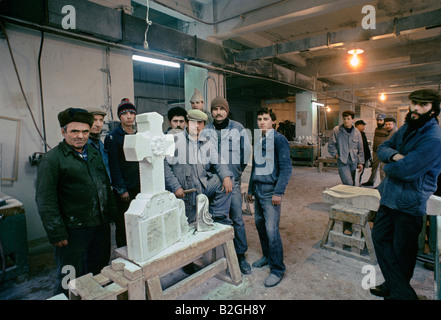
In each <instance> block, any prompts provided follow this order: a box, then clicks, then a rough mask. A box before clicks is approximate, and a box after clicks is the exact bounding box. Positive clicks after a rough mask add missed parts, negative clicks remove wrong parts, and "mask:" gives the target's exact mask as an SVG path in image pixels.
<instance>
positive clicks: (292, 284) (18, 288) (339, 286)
mask: <svg viewBox="0 0 441 320" xmlns="http://www.w3.org/2000/svg"><path fill="white" fill-rule="evenodd" d="M369 174H370V169H367V170H366V172H365V173H364V175H363V182H365V181H366V180H367V179H368V177H369ZM378 180H379V179H378ZM378 183H379V182H378V181H377V184H378ZM337 184H340V179H339V176H338V173H337V171H326V172H323V173H318V170H317V168H316V167H314V168H311V167H300V166H295V167H293V176H292V178H291V181H290V184H289V186H288V190H287V192H286V196H285V197H284V198H283V202H282V218H281V226H280V230H281V235H282V241H283V245H284V262H285V265H286V267H287V271H286V274H285V278H284V279H283V280H282V282H281V283H280V284H279V285H278V286H276V287H273V288H265V286H264V285H263V282H264V280H265V278H266V277H267V276H268V273H269V268H268V267H264V268H262V269H253V270H252V273H251V274H250V275H246V276H243V281H242V283H241V284H240V285H238V286H234V285H232V284H229V283H226V282H224V281H222V280H220V279H218V278H212V279H210V280H208V281H206V282H205V283H203V284H202V285H200V286H198V287H196V288H194V289H193V290H192V291H190V292H188V293H186V294H184V295H183V296H181V297H180V299H182V300H207V299H210V300H378V298H376V297H374V296H372V295H371V294H370V293H369V291H368V290H365V289H363V287H362V281H363V278H364V277H365V276H366V273H363V272H362V270H363V268H365V266H366V265H369V263H367V262H364V261H361V260H358V259H354V258H349V257H346V256H343V255H341V254H337V253H334V252H332V251H328V250H324V249H320V247H319V245H318V244H319V242H320V240H321V238H322V236H323V233H324V231H325V228H326V224H327V222H328V209H329V204H325V203H323V202H322V201H321V193H322V191H324V190H325V189H326V188H330V187H333V186H335V185H337ZM244 220H245V224H246V230H247V238H248V245H249V249H248V252H247V255H246V256H247V260H248V261H249V262H250V264H251V263H252V262H254V261H255V260H257V259H259V258H260V257H261V250H260V243H259V238H258V235H257V231H256V228H255V225H254V217H253V216H250V215H247V216H244ZM29 260H30V269H31V272H30V276H29V278H28V280H27V281H25V282H22V283H16V282H15V281H7V282H5V283H2V284H0V300H44V299H48V298H50V297H52V295H53V294H52V287H53V278H54V276H55V264H54V262H53V253H52V248H51V246H50V245H48V244H47V243H39V244H36V245H34V246H32V247H30V253H29ZM373 268H374V269H375V271H376V275H377V280H376V282H377V284H379V283H381V280H382V276H381V272H380V270H379V267H378V265H374V266H373ZM185 276H186V274H185V273H184V272H183V270H182V269H180V270H177V271H175V272H173V273H172V274H170V275H168V276H166V277H164V278H163V279H162V280H161V282H162V284H163V287H167V286H169V285H171V284H173V283H175V282H176V281H179V280H180V279H182V278H183V277H185ZM433 277H434V274H433V271H429V270H427V269H425V268H424V267H423V263H422V262H419V261H418V262H417V266H416V269H415V274H414V278H413V279H412V282H411V284H412V285H413V287H414V288H415V290H416V291H417V294H418V295H419V296H420V298H421V299H432V298H433Z"/></svg>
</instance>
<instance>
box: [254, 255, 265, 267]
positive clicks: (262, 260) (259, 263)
mask: <svg viewBox="0 0 441 320" xmlns="http://www.w3.org/2000/svg"><path fill="white" fill-rule="evenodd" d="M267 264H268V259H267V258H266V257H265V256H263V257H262V258H260V259H259V260H257V261H254V262H253V267H254V268H262V267H263V266H266V265H267Z"/></svg>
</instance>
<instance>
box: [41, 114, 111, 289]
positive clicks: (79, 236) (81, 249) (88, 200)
mask: <svg viewBox="0 0 441 320" xmlns="http://www.w3.org/2000/svg"><path fill="white" fill-rule="evenodd" d="M58 120H59V123H60V127H61V134H62V135H63V136H64V140H63V141H62V142H60V143H59V144H58V146H56V147H55V148H53V149H52V150H50V151H49V152H48V153H46V154H45V155H44V157H43V158H42V160H41V162H40V164H39V167H38V172H37V183H36V195H35V201H36V203H37V207H38V213H39V214H40V217H41V220H42V222H43V226H44V228H45V230H46V233H47V236H48V238H49V241H50V243H52V244H53V245H54V247H55V261H56V263H57V269H58V270H57V271H58V275H57V278H56V281H55V294H59V293H62V292H63V293H65V294H67V293H68V291H67V287H66V286H62V283H66V282H63V281H62V280H63V278H65V277H66V276H70V277H71V278H70V279H74V278H76V277H79V276H81V275H84V274H87V273H93V274H97V273H99V272H100V271H101V269H102V268H103V267H105V266H106V265H107V264H108V263H109V259H110V227H109V217H110V216H111V215H112V213H113V212H112V211H113V210H114V206H115V204H114V199H113V195H112V191H111V189H110V181H109V177H108V175H107V173H106V168H105V165H104V163H103V161H102V159H101V156H100V153H99V151H98V150H96V149H95V148H93V147H92V148H91V147H90V145H89V144H88V143H87V139H88V138H89V132H90V127H91V126H92V124H93V115H92V114H91V113H89V112H87V111H86V110H84V109H75V108H68V109H66V110H64V111H62V112H60V113H59V114H58ZM65 266H67V267H73V268H74V270H71V269H69V268H68V269H67V270H68V271H67V273H68V275H66V270H64V267H65Z"/></svg>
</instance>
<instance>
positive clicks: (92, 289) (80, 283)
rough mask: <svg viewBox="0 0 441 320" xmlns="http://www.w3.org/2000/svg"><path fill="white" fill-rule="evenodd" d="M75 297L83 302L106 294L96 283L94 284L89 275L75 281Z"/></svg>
mask: <svg viewBox="0 0 441 320" xmlns="http://www.w3.org/2000/svg"><path fill="white" fill-rule="evenodd" d="M75 289H76V295H77V296H80V297H81V299H83V300H95V299H98V298H100V297H103V296H105V295H106V294H107V291H106V289H104V288H103V287H102V286H100V284H99V283H98V282H96V281H95V280H94V279H93V277H92V274H91V273H88V274H86V275H84V276H82V277H79V278H77V279H75Z"/></svg>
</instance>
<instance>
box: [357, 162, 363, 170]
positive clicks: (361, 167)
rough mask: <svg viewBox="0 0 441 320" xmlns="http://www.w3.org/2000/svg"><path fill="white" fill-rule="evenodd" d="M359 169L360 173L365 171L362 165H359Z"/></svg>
mask: <svg viewBox="0 0 441 320" xmlns="http://www.w3.org/2000/svg"><path fill="white" fill-rule="evenodd" d="M357 168H358V171H359V172H362V171H363V165H362V164H361V163H359V164H358V166H357Z"/></svg>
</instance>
